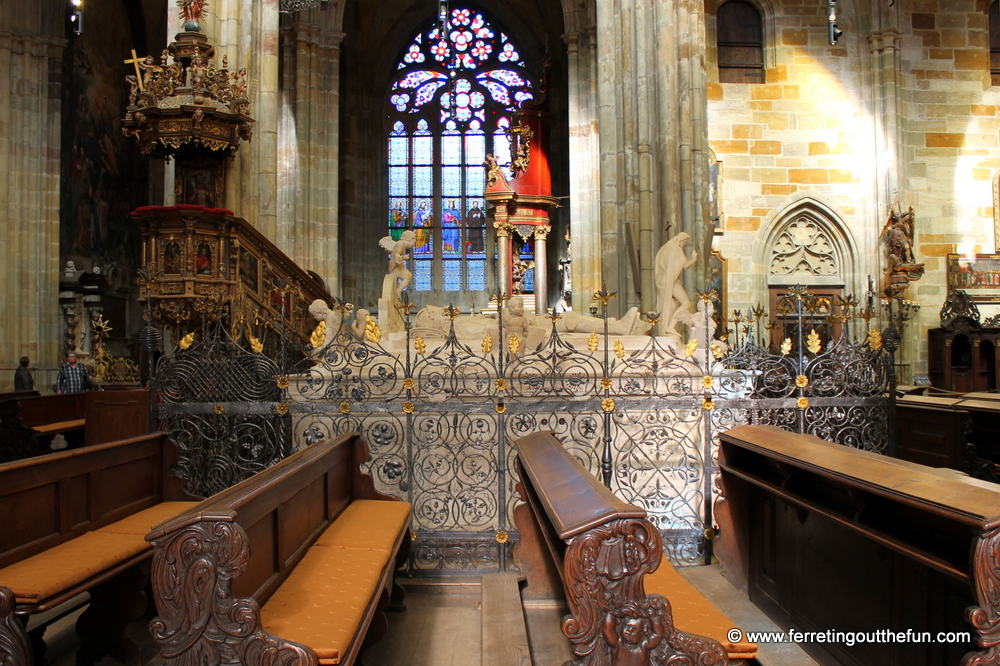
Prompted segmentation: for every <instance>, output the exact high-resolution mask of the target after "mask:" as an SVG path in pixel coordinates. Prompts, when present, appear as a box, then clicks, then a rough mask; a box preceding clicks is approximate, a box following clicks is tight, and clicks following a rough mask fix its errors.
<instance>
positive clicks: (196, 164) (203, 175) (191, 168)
mask: <svg viewBox="0 0 1000 666" xmlns="http://www.w3.org/2000/svg"><path fill="white" fill-rule="evenodd" d="M224 174H225V171H224V168H223V165H222V164H221V163H219V162H218V161H216V160H211V159H204V158H203V159H190V160H181V161H178V163H177V178H176V180H175V181H174V194H175V195H176V196H177V203H183V204H189V205H192V206H204V207H205V208H218V207H219V206H221V205H222V198H223V193H224V192H225V175H224Z"/></svg>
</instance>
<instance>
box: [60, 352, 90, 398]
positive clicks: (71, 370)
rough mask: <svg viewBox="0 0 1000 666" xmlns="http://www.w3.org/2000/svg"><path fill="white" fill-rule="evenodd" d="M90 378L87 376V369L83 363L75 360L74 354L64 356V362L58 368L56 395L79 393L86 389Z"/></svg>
mask: <svg viewBox="0 0 1000 666" xmlns="http://www.w3.org/2000/svg"><path fill="white" fill-rule="evenodd" d="M89 384H90V378H89V377H88V376H87V368H86V367H84V365H83V363H79V362H77V360H76V354H74V353H73V352H70V353H68V354H66V362H65V363H63V364H62V367H61V368H59V376H58V377H57V378H56V393H57V394H58V395H62V394H63V393H80V392H81V391H83V390H84V389H86V388H87V387H88V385H89Z"/></svg>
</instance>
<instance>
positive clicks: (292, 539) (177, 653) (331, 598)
mask: <svg viewBox="0 0 1000 666" xmlns="http://www.w3.org/2000/svg"><path fill="white" fill-rule="evenodd" d="M367 459H368V447H367V445H366V444H365V442H364V440H363V439H361V437H360V436H359V435H344V436H341V437H339V438H337V439H335V440H326V441H323V442H319V443H316V444H313V445H311V446H309V447H307V448H305V449H303V450H301V451H299V452H297V453H295V454H293V455H292V456H290V457H288V458H286V459H285V460H283V461H281V462H279V463H278V464H276V465H274V466H273V467H270V468H268V469H266V470H264V471H262V472H260V473H258V474H256V475H255V476H253V477H252V478H249V479H246V480H245V481H243V482H241V483H238V484H236V485H235V486H233V487H231V488H229V489H227V490H224V491H222V492H221V493H219V494H217V495H215V496H213V497H211V498H209V499H207V500H205V501H203V502H201V503H200V504H198V505H197V506H195V507H192V508H191V509H189V510H188V511H186V512H184V513H182V514H180V515H178V516H176V517H175V518H174V519H172V520H171V521H169V522H167V523H165V524H161V525H158V526H156V527H155V528H154V529H153V531H152V532H150V533H149V534H148V535H147V537H146V538H147V539H148V540H149V541H151V542H152V543H153V545H154V547H155V551H156V552H155V555H154V558H153V580H152V583H153V593H154V597H155V599H156V607H157V611H158V613H159V616H158V617H157V618H156V619H155V620H154V621H153V623H152V624H151V625H150V626H151V631H152V633H153V636H154V638H155V639H156V640H157V641H158V642H159V644H160V651H161V654H162V656H163V657H166V658H179V659H181V660H182V661H181V663H187V664H195V663H199V664H200V663H219V662H218V659H219V656H220V655H221V657H222V663H226V664H247V665H248V666H257V665H258V664H261V663H272V664H277V663H281V664H317V663H318V664H351V663H353V662H354V661H355V660H358V657H359V655H360V653H361V652H362V651H363V649H364V648H366V647H367V646H368V645H369V644H371V643H373V642H375V641H376V640H378V639H379V638H381V636H382V634H383V633H384V632H385V628H386V621H385V617H384V615H383V614H382V611H384V610H385V608H386V607H387V605H388V604H389V601H390V598H391V599H392V600H393V601H401V600H402V588H400V587H398V585H395V583H394V580H393V575H394V572H395V571H396V569H398V568H399V567H400V566H401V565H402V564H404V563H405V561H406V558H407V556H408V553H409V548H410V531H409V529H408V525H409V519H410V505H409V504H407V503H405V502H400V501H398V500H396V499H395V498H392V497H388V496H386V495H382V494H381V493H379V492H377V491H376V490H375V486H374V483H373V481H372V478H371V477H370V476H367V475H364V474H362V473H361V464H362V463H364V462H365V461H366V460H367Z"/></svg>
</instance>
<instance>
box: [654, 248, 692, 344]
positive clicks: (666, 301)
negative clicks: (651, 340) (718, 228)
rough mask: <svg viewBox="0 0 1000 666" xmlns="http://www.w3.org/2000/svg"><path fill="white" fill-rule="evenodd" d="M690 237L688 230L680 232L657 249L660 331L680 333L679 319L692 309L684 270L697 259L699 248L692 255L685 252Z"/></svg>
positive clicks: (655, 276)
mask: <svg viewBox="0 0 1000 666" xmlns="http://www.w3.org/2000/svg"><path fill="white" fill-rule="evenodd" d="M690 239H691V236H690V235H689V234H688V233H686V232H683V231H682V232H681V233H679V234H677V235H676V236H674V237H673V238H671V239H670V240H668V241H667V242H666V243H664V245H663V247H661V248H660V249H659V251H658V252H657V253H656V262H655V264H654V267H653V279H654V281H655V284H656V309H657V310H659V312H660V322H661V324H660V325H661V326H662V328H661V330H660V334H661V335H669V334H671V333H672V334H674V335H678V333H677V322H678V321H681V319H680V317H681V316H682V315H686V314H689V313H690V312H691V298H690V297H689V296H688V294H687V292H686V291H685V290H684V284H683V281H682V280H681V274H682V273H683V272H684V271H685V270H686V269H688V268H691V267H692V266H694V262H695V261H697V260H698V252H697V250H694V251H692V252H691V258H690V259H689V258H688V257H687V256H686V255H685V254H684V246H685V245H686V244H687V242H688V241H689V240H690Z"/></svg>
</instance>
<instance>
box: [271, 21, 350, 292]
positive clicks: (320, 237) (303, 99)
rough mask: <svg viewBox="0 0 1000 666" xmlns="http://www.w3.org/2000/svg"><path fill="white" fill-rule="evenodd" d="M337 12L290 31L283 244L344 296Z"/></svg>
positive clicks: (284, 94) (281, 162)
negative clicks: (332, 21)
mask: <svg viewBox="0 0 1000 666" xmlns="http://www.w3.org/2000/svg"><path fill="white" fill-rule="evenodd" d="M330 14H331V12H326V11H320V10H309V11H301V12H299V13H298V14H295V15H293V16H294V17H295V18H296V20H295V21H294V22H292V23H290V24H289V25H288V26H286V27H285V28H284V29H283V30H282V60H283V66H282V77H283V80H282V82H281V105H280V122H279V157H278V247H280V248H281V249H282V250H284V251H285V252H286V253H287V254H288V255H289V256H291V257H292V258H293V259H294V260H295V261H296V262H298V263H299V265H301V266H302V267H303V268H306V269H309V270H312V271H315V272H316V273H317V274H318V275H321V276H322V277H324V278H326V280H327V283H328V285H329V287H330V291H331V293H333V294H338V295H339V293H340V262H339V256H340V242H339V220H338V195H339V186H340V173H339V148H340V104H339V99H340V42H341V40H342V39H343V38H344V33H342V32H339V31H337V30H334V29H331V28H330V27H328V25H327V24H326V22H328V21H329V20H330V19H329V15H330Z"/></svg>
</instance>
